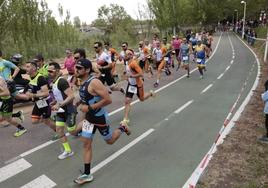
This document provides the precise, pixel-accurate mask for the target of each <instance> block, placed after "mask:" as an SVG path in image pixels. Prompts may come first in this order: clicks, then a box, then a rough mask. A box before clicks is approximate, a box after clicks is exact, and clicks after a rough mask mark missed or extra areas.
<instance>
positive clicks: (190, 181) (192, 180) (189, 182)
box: [183, 35, 261, 188]
mask: <svg viewBox="0 0 268 188" xmlns="http://www.w3.org/2000/svg"><path fill="white" fill-rule="evenodd" d="M228 36H229V35H228ZM235 36H236V37H237V38H238V39H239V40H240V41H241V42H242V43H243V44H244V45H245V46H246V47H247V48H248V49H249V50H250V51H251V52H252V54H253V55H254V57H255V59H256V63H257V65H258V73H257V76H256V78H255V81H254V84H253V86H252V88H251V90H250V92H249V93H248V95H247V96H246V98H245V100H244V101H243V102H242V104H241V105H240V107H239V109H238V110H237V111H236V113H235V115H234V116H233V118H232V119H231V120H230V123H229V125H228V126H227V127H226V128H225V130H224V132H223V133H222V135H221V137H220V138H219V139H218V142H220V143H222V142H223V139H224V138H225V137H226V135H227V134H228V133H229V132H230V131H231V129H232V127H233V126H234V125H235V122H236V121H237V120H238V118H239V117H240V115H241V114H242V112H243V111H244V109H245V107H246V105H247V104H248V103H249V100H250V98H251V96H252V95H253V91H254V90H255V89H256V88H257V86H258V83H259V80H260V74H261V67H260V62H259V59H258V57H257V55H256V53H255V52H254V51H253V50H252V49H251V48H250V47H249V46H248V45H247V44H246V43H245V42H244V41H243V40H242V39H240V38H239V37H238V36H237V35H235ZM213 147H214V146H213V145H212V147H211V148H213ZM211 148H210V149H209V151H208V153H209V152H210V150H211ZM214 149H215V150H216V147H214ZM212 157H213V156H211V158H212ZM211 158H210V159H211ZM210 159H209V160H210ZM201 162H202V161H201ZM201 162H200V163H201ZM207 165H208V164H207ZM198 170H199V165H198V166H197V167H196V169H195V170H194V172H193V173H192V175H191V176H190V177H189V179H188V180H187V181H186V183H185V184H184V185H183V188H188V187H195V185H196V183H197V181H198V180H199V178H200V176H201V175H202V174H203V171H201V172H200V171H198ZM190 185H191V186H190Z"/></svg>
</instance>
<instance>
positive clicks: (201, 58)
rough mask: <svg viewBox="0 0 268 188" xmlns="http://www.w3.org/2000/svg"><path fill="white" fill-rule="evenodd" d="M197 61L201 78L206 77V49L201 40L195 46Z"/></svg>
mask: <svg viewBox="0 0 268 188" xmlns="http://www.w3.org/2000/svg"><path fill="white" fill-rule="evenodd" d="M195 54H196V63H197V67H198V70H199V73H200V79H203V78H204V71H203V70H204V69H205V68H206V51H205V46H204V45H203V44H202V42H201V40H198V41H197V46H196V48H195Z"/></svg>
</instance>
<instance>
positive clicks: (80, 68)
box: [75, 66, 84, 70]
mask: <svg viewBox="0 0 268 188" xmlns="http://www.w3.org/2000/svg"><path fill="white" fill-rule="evenodd" d="M75 68H76V69H77V70H82V69H83V68H84V67H80V66H75Z"/></svg>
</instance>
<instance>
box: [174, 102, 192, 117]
mask: <svg viewBox="0 0 268 188" xmlns="http://www.w3.org/2000/svg"><path fill="white" fill-rule="evenodd" d="M193 102H194V100H191V101H188V102H187V103H185V104H184V105H182V106H181V107H180V108H178V109H177V110H176V111H175V112H174V113H175V114H178V113H180V112H181V111H183V110H184V109H185V108H186V107H187V106H189V105H190V104H192V103H193Z"/></svg>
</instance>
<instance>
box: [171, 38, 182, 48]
mask: <svg viewBox="0 0 268 188" xmlns="http://www.w3.org/2000/svg"><path fill="white" fill-rule="evenodd" d="M172 47H173V49H180V47H181V42H180V40H179V39H174V40H173V41H172Z"/></svg>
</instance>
